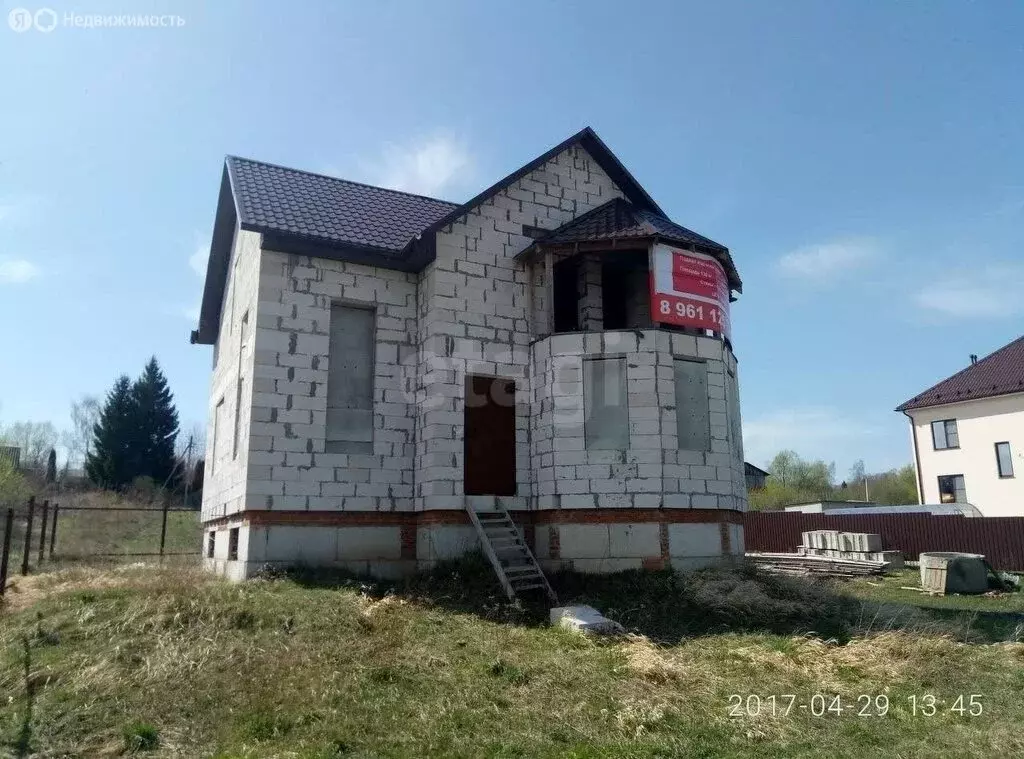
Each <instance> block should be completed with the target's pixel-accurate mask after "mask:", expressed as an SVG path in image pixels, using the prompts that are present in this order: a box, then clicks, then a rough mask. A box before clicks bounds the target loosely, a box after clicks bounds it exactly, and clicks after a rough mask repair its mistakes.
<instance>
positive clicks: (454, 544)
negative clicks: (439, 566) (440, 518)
mask: <svg viewBox="0 0 1024 759" xmlns="http://www.w3.org/2000/svg"><path fill="white" fill-rule="evenodd" d="M479 548H480V541H479V538H477V535H476V530H475V529H474V528H473V527H472V526H471V525H432V526H430V527H420V528H418V529H417V530H416V557H417V558H418V559H420V560H426V561H440V560H444V559H454V558H457V557H459V556H462V555H463V554H465V553H469V552H470V551H475V550H478V549H479Z"/></svg>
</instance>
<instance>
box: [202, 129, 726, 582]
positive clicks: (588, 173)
mask: <svg viewBox="0 0 1024 759" xmlns="http://www.w3.org/2000/svg"><path fill="white" fill-rule="evenodd" d="M740 288H741V282H740V278H739V275H738V274H737V271H736V268H735V266H734V265H733V262H732V259H731V257H730V254H729V251H728V250H727V249H726V248H725V247H723V246H722V245H719V244H718V243H716V242H713V241H712V240H709V239H707V238H705V237H702V236H701V235H699V234H696V233H694V232H692V231H690V230H689V229H686V228H685V227H682V226H680V225H678V224H675V223H673V222H672V221H670V220H669V219H668V217H667V216H666V215H665V213H664V212H663V211H662V210H661V209H660V208H659V207H658V205H657V204H656V203H655V202H654V200H653V199H652V198H651V197H650V196H649V195H648V194H647V192H645V191H644V189H643V188H642V187H641V186H640V185H639V184H638V183H637V181H636V180H635V179H634V178H633V177H632V176H631V175H630V173H629V172H628V171H627V170H626V168H625V167H624V166H623V165H622V163H620V162H619V160H618V159H617V158H616V157H615V156H614V155H613V154H612V152H611V151H610V150H609V149H608V148H607V147H606V146H605V144H604V143H603V142H602V141H601V140H600V139H599V138H598V137H597V135H596V134H595V133H594V132H593V131H592V130H591V129H589V128H587V129H584V130H583V131H581V132H579V133H578V134H576V135H573V136H572V137H571V138H569V139H568V140H566V141H565V142H563V143H561V144H560V145H558V146H556V147H554V148H552V149H551V150H549V151H548V152H546V153H544V154H543V155H541V156H540V157H538V158H536V159H534V160H533V161H530V162H529V163H528V164H526V165H525V166H523V167H522V168H520V169H518V170H517V171H515V172H513V173H512V174H510V175H509V176H507V177H505V178H504V179H502V180H500V181H499V182H497V183H496V184H494V185H493V186H492V187H490V188H488V189H486V190H484V191H483V192H482V193H480V194H479V195H477V196H476V197H475V198H473V199H472V200H469V201H468V202H466V203H463V204H461V205H456V204H454V203H448V202H444V201H441V200H435V199H433V198H426V197H421V196H417V195H411V194H407V193H403V192H396V191H392V190H387V189H382V188H379V187H371V186H367V185H363V184H358V183H355V182H349V181H345V180H342V179H336V178H332V177H327V176H320V175H316V174H309V173H306V172H302V171H296V170H292V169H287V168H282V167H280V166H274V165H270V164H265V163H259V162H255V161H250V160H245V159H240V158H234V157H229V158H228V159H227V161H226V164H225V167H224V172H223V178H222V180H221V188H220V197H219V201H218V207H217V213H216V221H215V226H214V232H213V240H212V244H211V248H210V258H209V264H208V267H207V273H206V284H205V289H204V292H203V300H202V309H201V314H200V319H199V328H198V329H197V330H195V331H194V332H193V333H192V342H193V343H199V344H203V345H212V346H213V364H214V366H213V382H212V388H211V394H210V421H209V434H208V437H207V440H208V443H207V459H206V460H207V465H206V481H205V487H204V491H203V510H202V519H203V523H204V524H205V527H206V534H205V538H204V541H205V545H204V554H205V556H206V557H207V558H206V562H207V566H208V567H209V568H210V569H212V570H214V571H216V572H218V573H221V574H224V575H227V576H229V577H231V578H235V579H241V578H245V577H246V576H248V575H250V574H251V573H252V572H254V571H255V570H257V569H258V568H260V567H261V566H263V565H265V564H268V563H269V564H281V565H296V564H307V565H314V566H315V565H331V566H341V567H345V568H349V569H352V570H356V571H361V572H368V573H370V574H374V575H378V576H393V575H398V574H403V573H408V572H411V571H414V570H416V569H417V568H425V567H429V566H430V565H432V564H433V563H435V562H437V561H439V560H442V559H448V558H452V557H457V556H459V555H461V554H463V553H465V552H467V551H472V550H478V549H482V550H483V551H484V553H485V554H486V555H487V556H488V557H489V558H490V559H491V561H492V564H494V566H495V569H496V572H497V573H498V576H499V579H501V581H502V583H503V584H504V585H505V587H506V590H507V591H508V592H509V593H510V594H511V593H512V592H513V591H514V590H517V589H522V588H535V587H536V588H540V587H546V580H544V577H543V573H542V571H541V568H556V567H559V566H566V567H572V568H573V569H576V570H580V571H586V572H608V571H615V570H620V569H626V568H641V567H647V568H655V567H667V566H672V567H679V568H689V567H696V566H700V565H703V564H706V563H708V562H711V561H714V560H716V559H718V558H720V557H722V556H728V555H732V554H741V553H742V552H743V529H742V523H741V516H742V512H743V511H744V510H745V509H746V487H745V481H744V465H743V445H742V440H741V431H740V412H739V399H738V390H737V371H736V359H735V356H734V354H733V350H732V345H731V343H730V338H729V334H730V332H729V320H728V319H729V318H728V313H729V302H730V301H731V300H732V299H733V293H735V292H738V291H739V290H740ZM538 565H539V566H538Z"/></svg>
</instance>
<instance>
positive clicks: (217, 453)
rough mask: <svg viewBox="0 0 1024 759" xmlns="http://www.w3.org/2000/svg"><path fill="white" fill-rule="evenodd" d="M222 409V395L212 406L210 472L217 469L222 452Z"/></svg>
mask: <svg viewBox="0 0 1024 759" xmlns="http://www.w3.org/2000/svg"><path fill="white" fill-rule="evenodd" d="M224 411H225V410H224V398H223V397H222V398H221V399H220V400H219V401H217V405H216V406H214V408H213V461H211V462H210V474H213V473H214V472H215V471H216V470H217V463H218V461H219V460H220V457H221V455H222V453H223V448H224V441H223V440H222V438H223V437H224V421H225V420H224Z"/></svg>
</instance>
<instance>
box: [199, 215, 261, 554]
mask: <svg viewBox="0 0 1024 759" xmlns="http://www.w3.org/2000/svg"><path fill="white" fill-rule="evenodd" d="M260 262H261V258H260V235H259V234H257V233H255V232H246V231H244V230H240V231H238V232H237V233H236V235H235V243H234V247H233V248H232V251H231V260H230V261H229V262H228V267H229V268H228V280H227V286H226V287H225V289H224V302H223V304H222V307H221V321H220V329H219V330H218V333H217V342H216V344H215V345H214V347H213V355H214V360H215V363H214V367H213V380H212V384H211V387H210V404H209V417H208V422H207V428H206V468H205V472H204V479H203V506H202V518H203V521H207V520H210V519H215V518H218V517H224V516H227V515H230V514H234V513H237V512H239V511H241V510H242V509H243V508H244V506H245V490H246V488H245V485H246V469H247V465H248V450H247V445H246V440H247V439H248V433H249V425H250V412H251V399H252V378H253V371H252V362H253V354H252V335H253V330H254V325H255V322H256V298H257V291H258V288H259V272H260ZM246 314H248V327H247V336H246V339H247V340H248V349H247V350H246V351H245V352H244V356H243V351H242V335H241V328H242V321H243V317H244V316H246ZM240 374H241V376H242V377H243V382H242V387H241V394H239V392H238V391H239V388H238V378H239V375H240ZM236 415H237V416H238V422H237V429H238V441H237V447H236V445H235V429H236V421H235V417H236ZM225 540H226V538H225ZM220 542H221V541H220V536H219V535H218V544H219V543H220ZM225 546H226V543H225ZM225 550H226V548H225Z"/></svg>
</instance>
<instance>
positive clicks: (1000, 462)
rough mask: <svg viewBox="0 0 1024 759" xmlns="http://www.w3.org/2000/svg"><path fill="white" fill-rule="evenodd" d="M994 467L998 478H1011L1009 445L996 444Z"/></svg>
mask: <svg viewBox="0 0 1024 759" xmlns="http://www.w3.org/2000/svg"><path fill="white" fill-rule="evenodd" d="M996 467H997V468H998V469H999V476H1000V477H1013V456H1012V455H1010V444H1009V443H996Z"/></svg>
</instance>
